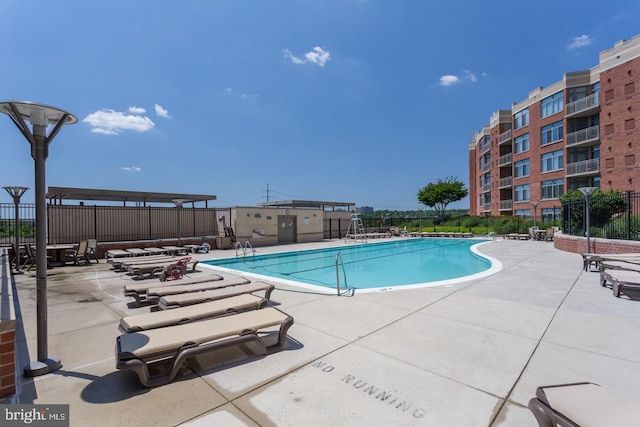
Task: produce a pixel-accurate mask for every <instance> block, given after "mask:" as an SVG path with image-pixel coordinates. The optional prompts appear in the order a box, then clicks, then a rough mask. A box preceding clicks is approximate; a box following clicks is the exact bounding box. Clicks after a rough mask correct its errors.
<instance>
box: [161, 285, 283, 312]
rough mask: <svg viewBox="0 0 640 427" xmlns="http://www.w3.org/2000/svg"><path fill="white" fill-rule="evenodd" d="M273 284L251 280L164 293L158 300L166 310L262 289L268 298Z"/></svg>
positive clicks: (273, 287) (162, 308)
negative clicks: (243, 282)
mask: <svg viewBox="0 0 640 427" xmlns="http://www.w3.org/2000/svg"><path fill="white" fill-rule="evenodd" d="M274 289H275V286H274V285H273V284H271V283H266V282H260V281H257V282H251V283H246V284H243V285H237V286H228V287H226V288H220V289H212V290H209V291H202V292H189V293H187V294H178V295H166V296H163V297H161V298H160V300H159V301H158V307H159V308H160V309H161V310H167V309H172V308H177V307H184V306H186V305H192V304H199V303H201V302H207V301H215V300H218V299H222V298H228V297H231V296H235V295H242V294H250V293H254V292H262V291H264V297H265V298H266V299H267V300H269V299H270V298H271V292H273V290H274Z"/></svg>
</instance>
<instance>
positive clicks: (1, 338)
mask: <svg viewBox="0 0 640 427" xmlns="http://www.w3.org/2000/svg"><path fill="white" fill-rule="evenodd" d="M0 319H1V320H0V399H1V398H4V397H7V396H11V395H12V394H15V392H16V316H15V311H14V307H13V288H12V286H11V266H10V265H9V255H8V254H7V251H6V250H5V249H0Z"/></svg>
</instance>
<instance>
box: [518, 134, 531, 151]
mask: <svg viewBox="0 0 640 427" xmlns="http://www.w3.org/2000/svg"><path fill="white" fill-rule="evenodd" d="M514 145H515V153H516V154H518V153H524V152H525V151H529V134H528V133H525V134H524V135H520V136H518V137H516V139H515V140H514Z"/></svg>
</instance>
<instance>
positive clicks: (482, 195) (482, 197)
mask: <svg viewBox="0 0 640 427" xmlns="http://www.w3.org/2000/svg"><path fill="white" fill-rule="evenodd" d="M480 206H484V193H481V194H480Z"/></svg>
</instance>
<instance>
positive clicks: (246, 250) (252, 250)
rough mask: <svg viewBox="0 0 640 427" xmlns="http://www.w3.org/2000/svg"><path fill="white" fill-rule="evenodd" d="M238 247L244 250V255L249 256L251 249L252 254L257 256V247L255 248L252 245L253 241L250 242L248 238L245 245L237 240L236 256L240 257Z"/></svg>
mask: <svg viewBox="0 0 640 427" xmlns="http://www.w3.org/2000/svg"><path fill="white" fill-rule="evenodd" d="M238 249H240V250H241V251H242V256H243V257H246V256H247V252H248V251H251V255H253V256H255V254H256V252H258V251H257V250H256V249H254V248H253V246H251V242H249V241H248V240H247V241H246V242H244V246H242V243H240V242H236V258H237V257H238Z"/></svg>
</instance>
